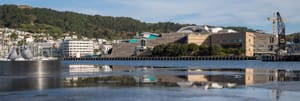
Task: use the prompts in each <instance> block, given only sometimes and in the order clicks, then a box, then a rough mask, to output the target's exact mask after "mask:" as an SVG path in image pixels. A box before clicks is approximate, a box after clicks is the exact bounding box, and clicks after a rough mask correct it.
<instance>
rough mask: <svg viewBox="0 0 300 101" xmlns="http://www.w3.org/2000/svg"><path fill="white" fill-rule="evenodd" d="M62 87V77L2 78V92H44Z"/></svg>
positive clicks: (0, 84) (0, 83) (0, 88)
mask: <svg viewBox="0 0 300 101" xmlns="http://www.w3.org/2000/svg"><path fill="white" fill-rule="evenodd" d="M59 87H61V79H60V77H50V78H49V77H47V78H46V77H34V78H1V79H0V91H20V90H43V89H49V88H59Z"/></svg>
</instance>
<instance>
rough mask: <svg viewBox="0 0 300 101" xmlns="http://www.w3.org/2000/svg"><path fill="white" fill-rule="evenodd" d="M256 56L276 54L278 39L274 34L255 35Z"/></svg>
mask: <svg viewBox="0 0 300 101" xmlns="http://www.w3.org/2000/svg"><path fill="white" fill-rule="evenodd" d="M254 35H255V38H254V42H255V44H254V48H255V49H254V54H255V55H262V54H276V53H275V50H276V49H277V43H278V41H277V37H276V35H272V34H263V33H254Z"/></svg>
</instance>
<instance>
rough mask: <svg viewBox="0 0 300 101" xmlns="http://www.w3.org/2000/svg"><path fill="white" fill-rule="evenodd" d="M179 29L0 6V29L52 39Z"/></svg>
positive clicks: (124, 35) (111, 36)
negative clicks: (47, 35)
mask: <svg viewBox="0 0 300 101" xmlns="http://www.w3.org/2000/svg"><path fill="white" fill-rule="evenodd" d="M182 26H186V25H182V24H177V23H172V22H160V23H145V22H141V21H139V20H135V19H132V18H129V17H111V16H101V15H86V14H80V13H75V12H69V11H64V12H62V11H55V10H51V9H47V8H32V7H29V6H25V7H24V6H17V5H0V27H8V28H15V29H19V30H23V31H29V32H38V33H41V32H43V33H50V34H51V35H52V36H61V35H62V33H65V32H69V33H73V32H74V33H76V34H77V35H81V36H86V37H96V38H107V39H120V38H129V37H132V36H134V35H135V33H136V32H144V31H149V32H156V33H166V32H174V31H177V30H178V29H179V28H181V27H182Z"/></svg>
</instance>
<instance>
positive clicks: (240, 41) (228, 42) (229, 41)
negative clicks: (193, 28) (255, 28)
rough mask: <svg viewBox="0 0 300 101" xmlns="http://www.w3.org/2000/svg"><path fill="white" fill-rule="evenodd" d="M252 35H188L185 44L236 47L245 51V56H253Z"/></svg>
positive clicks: (249, 33)
mask: <svg viewBox="0 0 300 101" xmlns="http://www.w3.org/2000/svg"><path fill="white" fill-rule="evenodd" d="M254 38H255V35H254V33H251V32H241V33H216V34H199V33H198V34H189V35H188V36H187V43H188V44H190V43H194V44H197V45H206V46H212V45H215V44H220V45H222V46H223V47H236V48H242V49H244V50H245V53H244V54H245V56H253V55H254Z"/></svg>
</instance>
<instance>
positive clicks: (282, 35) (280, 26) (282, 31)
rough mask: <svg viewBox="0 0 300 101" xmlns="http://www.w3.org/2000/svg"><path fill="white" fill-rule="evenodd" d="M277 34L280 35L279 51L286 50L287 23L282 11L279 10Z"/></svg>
mask: <svg viewBox="0 0 300 101" xmlns="http://www.w3.org/2000/svg"><path fill="white" fill-rule="evenodd" d="M276 18H277V21H276V22H277V35H278V51H280V50H285V47H286V39H285V24H284V21H283V19H282V18H281V16H280V13H279V12H277V17H276Z"/></svg>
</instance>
